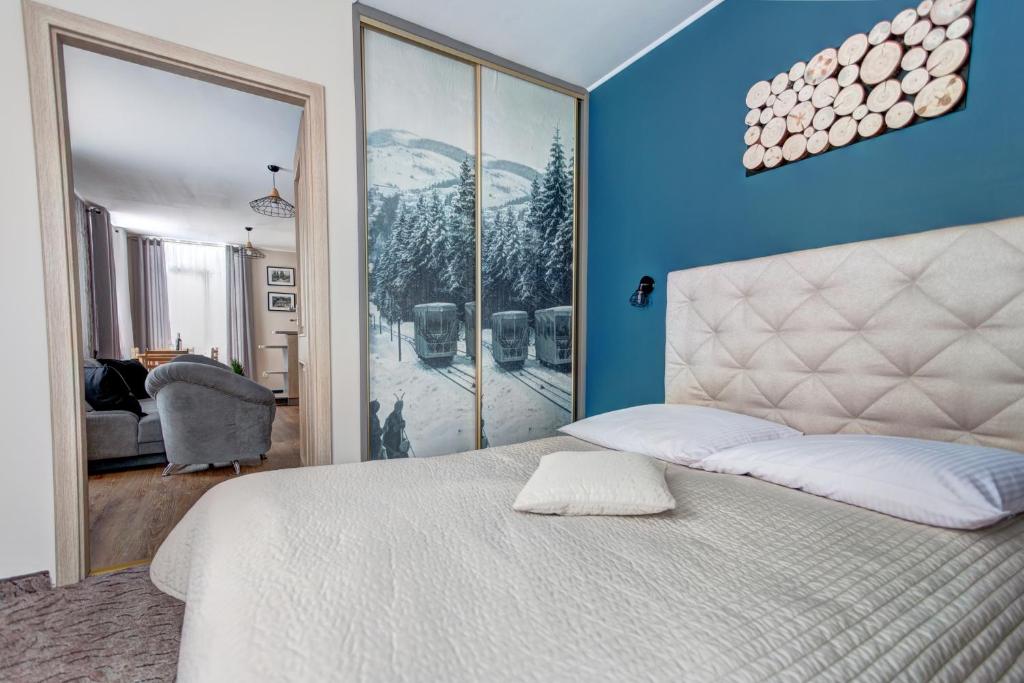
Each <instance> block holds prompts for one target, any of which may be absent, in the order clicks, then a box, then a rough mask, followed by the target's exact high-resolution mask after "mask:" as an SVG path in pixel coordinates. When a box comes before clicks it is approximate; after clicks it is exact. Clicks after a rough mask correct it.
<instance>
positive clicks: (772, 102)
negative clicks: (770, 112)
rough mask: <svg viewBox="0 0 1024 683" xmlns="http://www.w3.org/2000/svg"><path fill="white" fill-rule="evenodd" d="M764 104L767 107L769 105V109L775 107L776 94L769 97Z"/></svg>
mask: <svg viewBox="0 0 1024 683" xmlns="http://www.w3.org/2000/svg"><path fill="white" fill-rule="evenodd" d="M764 103H765V104H766V105H768V106H769V107H774V106H775V93H772V94H771V95H769V96H768V99H767V100H765V101H764Z"/></svg>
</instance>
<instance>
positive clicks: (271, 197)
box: [249, 164, 295, 218]
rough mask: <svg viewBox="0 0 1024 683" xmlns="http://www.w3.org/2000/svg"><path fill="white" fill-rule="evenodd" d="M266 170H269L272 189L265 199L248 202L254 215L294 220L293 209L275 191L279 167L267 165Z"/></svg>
mask: <svg viewBox="0 0 1024 683" xmlns="http://www.w3.org/2000/svg"><path fill="white" fill-rule="evenodd" d="M267 169H269V170H270V174H271V175H270V177H271V178H272V179H273V183H274V187H273V189H272V190H270V194H268V195H267V196H266V197H260V198H259V199H254V200H252V201H251V202H249V206H251V207H252V210H253V211H255V212H256V213H261V214H263V215H264V216H273V217H274V218H295V207H294V206H292V205H291V204H289V203H288V202H287V201H285V200H284V199H282V198H281V193H280V192H278V191H277V172H278V171H280V170H281V167H280V166H275V165H274V164H269V165H268V166H267Z"/></svg>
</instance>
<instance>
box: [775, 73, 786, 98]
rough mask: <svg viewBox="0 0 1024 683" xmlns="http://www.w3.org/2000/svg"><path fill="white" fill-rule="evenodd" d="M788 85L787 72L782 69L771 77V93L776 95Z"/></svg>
mask: <svg viewBox="0 0 1024 683" xmlns="http://www.w3.org/2000/svg"><path fill="white" fill-rule="evenodd" d="M788 87H789V74H788V73H786V72H785V71H783V72H782V73H780V74H778V75H777V76H776V77H775V78H773V79H772V93H773V94H775V95H778V94H779V93H780V92H782V91H783V90H785V89H786V88H788Z"/></svg>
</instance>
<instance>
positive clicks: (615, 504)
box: [512, 451, 676, 515]
mask: <svg viewBox="0 0 1024 683" xmlns="http://www.w3.org/2000/svg"><path fill="white" fill-rule="evenodd" d="M675 506H676V499H675V498H673V497H672V493H671V492H670V491H669V490H668V485H667V484H666V483H665V463H662V462H657V461H656V460H651V459H650V458H648V457H647V456H645V455H640V454H639V453H617V452H615V451H593V452H578V451H559V452H557V453H550V454H548V455H545V456H544V457H542V458H541V459H540V465H539V466H538V467H537V471H536V472H534V473H533V476H532V477H530V481H528V482H526V486H524V487H523V490H522V491H520V492H519V496H518V497H517V498H516V502H515V503H513V505H512V508H513V509H514V510H518V511H519V512H537V513H540V514H543V515H650V514H654V513H656V512H664V511H665V510H672V509H674V508H675Z"/></svg>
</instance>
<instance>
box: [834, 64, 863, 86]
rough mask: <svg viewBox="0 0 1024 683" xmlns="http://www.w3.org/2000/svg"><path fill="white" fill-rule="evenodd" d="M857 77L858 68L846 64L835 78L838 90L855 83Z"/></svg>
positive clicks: (854, 65) (858, 73) (858, 74)
mask: <svg viewBox="0 0 1024 683" xmlns="http://www.w3.org/2000/svg"><path fill="white" fill-rule="evenodd" d="M859 76H860V67H859V66H857V65H856V64H847V65H846V66H844V67H843V68H842V69H840V70H839V75H838V76H836V80H837V81H839V87H840V88H845V87H847V86H849V85H853V84H854V83H856V82H857V78H858V77H859Z"/></svg>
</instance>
